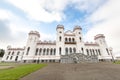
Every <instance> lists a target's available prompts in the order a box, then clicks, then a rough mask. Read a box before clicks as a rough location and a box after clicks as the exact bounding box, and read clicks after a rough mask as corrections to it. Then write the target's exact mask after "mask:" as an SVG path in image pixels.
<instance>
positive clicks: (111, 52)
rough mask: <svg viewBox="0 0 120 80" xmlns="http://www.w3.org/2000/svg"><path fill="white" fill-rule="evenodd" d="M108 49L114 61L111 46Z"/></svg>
mask: <svg viewBox="0 0 120 80" xmlns="http://www.w3.org/2000/svg"><path fill="white" fill-rule="evenodd" d="M109 50H110V54H111V56H112V61H113V62H115V60H114V57H113V54H112V52H113V48H112V47H110V48H109Z"/></svg>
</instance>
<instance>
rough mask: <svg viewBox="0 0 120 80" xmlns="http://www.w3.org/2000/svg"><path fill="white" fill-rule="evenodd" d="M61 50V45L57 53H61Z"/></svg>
mask: <svg viewBox="0 0 120 80" xmlns="http://www.w3.org/2000/svg"><path fill="white" fill-rule="evenodd" d="M61 52H62V49H61V47H60V48H59V54H60V55H61Z"/></svg>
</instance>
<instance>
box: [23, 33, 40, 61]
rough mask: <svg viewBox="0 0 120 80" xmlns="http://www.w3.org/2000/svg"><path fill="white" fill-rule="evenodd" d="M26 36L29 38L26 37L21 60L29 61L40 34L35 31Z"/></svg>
mask: <svg viewBox="0 0 120 80" xmlns="http://www.w3.org/2000/svg"><path fill="white" fill-rule="evenodd" d="M28 35H29V36H28V40H27V44H26V48H25V52H24V57H23V60H29V61H31V60H33V58H34V55H35V50H36V45H37V42H38V40H39V38H40V34H39V32H37V31H30V32H29V34H28Z"/></svg>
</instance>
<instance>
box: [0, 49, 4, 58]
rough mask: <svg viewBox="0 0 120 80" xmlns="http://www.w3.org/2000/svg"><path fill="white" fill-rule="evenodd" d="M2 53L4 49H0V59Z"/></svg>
mask: <svg viewBox="0 0 120 80" xmlns="http://www.w3.org/2000/svg"><path fill="white" fill-rule="evenodd" d="M4 53H5V50H4V49H0V57H3V55H4Z"/></svg>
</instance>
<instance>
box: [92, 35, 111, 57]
mask: <svg viewBox="0 0 120 80" xmlns="http://www.w3.org/2000/svg"><path fill="white" fill-rule="evenodd" d="M94 40H95V42H96V43H97V44H99V46H100V53H101V56H102V59H111V54H110V51H109V49H108V46H107V43H106V41H105V36H104V35H103V34H98V35H96V36H95V37H94Z"/></svg>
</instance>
